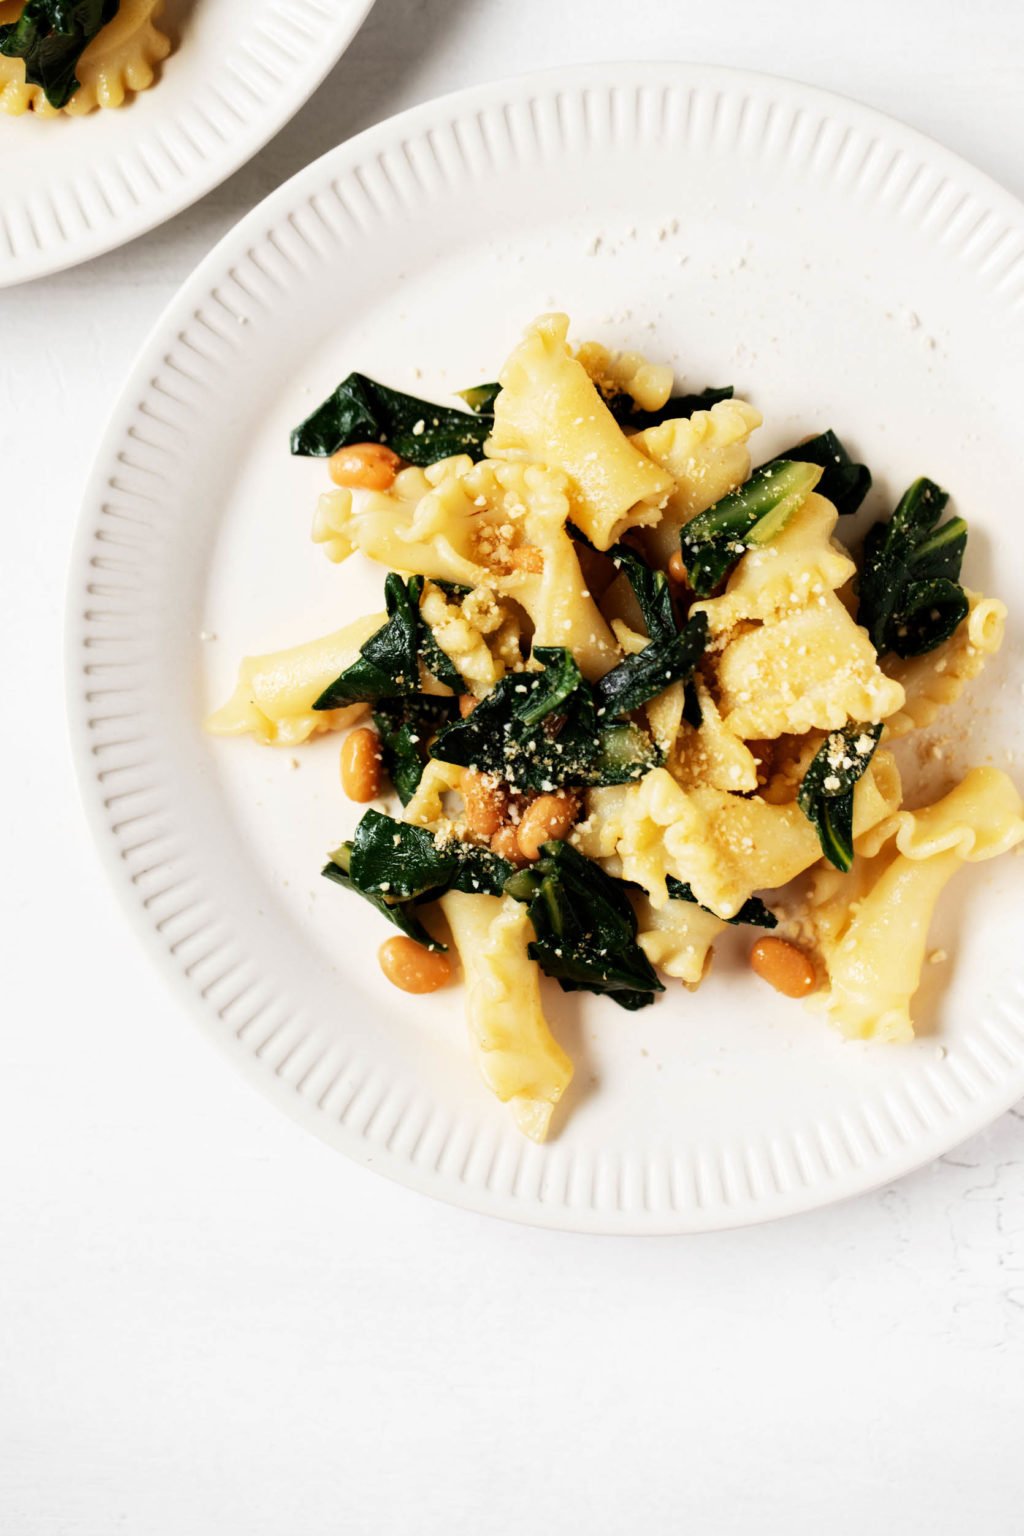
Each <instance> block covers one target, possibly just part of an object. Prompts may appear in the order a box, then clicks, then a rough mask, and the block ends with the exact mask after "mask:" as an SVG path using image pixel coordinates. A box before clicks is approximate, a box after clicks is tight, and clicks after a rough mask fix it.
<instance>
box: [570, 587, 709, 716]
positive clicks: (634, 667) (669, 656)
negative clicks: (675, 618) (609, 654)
mask: <svg viewBox="0 0 1024 1536" xmlns="http://www.w3.org/2000/svg"><path fill="white" fill-rule="evenodd" d="M707 643H708V617H707V614H706V613H697V614H694V616H693V618H692V619H691V620H690V622H689V623H688V624H687V626H686V628H685V629H684V630H682V631H681V632H680V633H679V634H678V635H676V634H674V635H673V636H672V637H671V639H668V640H652V641H651V643H650V645H646V646H644V649H643V650H642V651H637V652H636V654H635V655H633V656H626V657H625V658H624V659H623V660H622V661H620V662H619V664H618V666H616V667H613V668H612V670H611V671H610V672H606V673H605V675H604V677H602V678H601V679H600V681H599V682H597V683H595V684H594V701H595V703H596V704H597V708H598V713H599V715H600V714H602V713H603V714H605V715H610V716H616V715H626V714H629V712H630V710H633V709H639V708H640V705H641V704H646V703H647V701H648V699H653V698H656V697H657V695H658V694H659V693H664V691H665V689H666V688H668V687H670V686H671V684H672V683H679V682H683V681H684V680H685V679H686V678H688V677H690V676H691V674H692V672H693V669H694V667H695V666H696V665H697V663H698V661H699V660H700V658H701V657H702V656H703V654H704V652H705V650H706V648H707Z"/></svg>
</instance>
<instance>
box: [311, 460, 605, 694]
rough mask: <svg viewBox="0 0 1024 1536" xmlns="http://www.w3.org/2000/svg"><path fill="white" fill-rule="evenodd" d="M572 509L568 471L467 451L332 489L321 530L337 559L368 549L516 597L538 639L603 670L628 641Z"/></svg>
mask: <svg viewBox="0 0 1024 1536" xmlns="http://www.w3.org/2000/svg"><path fill="white" fill-rule="evenodd" d="M569 514H570V494H569V481H568V478H567V476H566V475H564V474H563V473H562V472H561V471H559V470H548V469H544V468H542V467H541V466H539V465H536V464H512V463H509V464H506V463H496V462H492V461H488V460H482V461H481V462H480V463H478V464H474V463H473V461H472V460H471V459H470V458H468V457H467V456H466V455H461V456H459V457H457V458H452V459H445V460H442V461H440V462H439V463H437V464H433V465H431V466H430V468H429V469H427V470H426V471H425V472H424V471H421V470H411V469H410V470H403V471H402V473H401V474H400V475H399V476H398V477H397V478H396V480H395V483H394V486H393V488H392V489H391V490H390V491H386V492H372V493H370V494H369V495H366V496H364V497H362V498H360V499H359V501H358V503H357V501H356V499H355V498H354V497H353V496H352V494H351V492H349V491H333V492H329V493H328V494H327V495H325V496H322V497H321V498H320V504H319V507H318V509H317V514H316V520H315V522H314V528H313V538H314V540H315V541H316V542H318V543H321V544H323V545H324V546H325V548H326V550H327V552H328V554H329V555H330V557H331V558H332V559H335V560H337V559H344V558H346V557H347V556H348V555H349V554H350V553H351V552H352V551H353V550H354V549H359V550H360V551H361V552H362V553H363V554H365V555H368V556H369V557H370V558H371V559H373V560H377V561H379V562H380V563H381V564H382V565H386V566H388V567H389V568H390V569H391V570H397V571H401V572H403V573H407V572H419V573H420V574H422V575H425V576H430V577H434V578H436V579H440V580H447V581H455V582H459V583H461V584H463V585H466V586H471V587H474V588H478V589H480V588H485V587H489V588H490V589H491V590H492V591H493V592H494V593H495V594H496V595H497V596H498V597H501V598H511V599H514V601H515V602H516V603H517V604H519V606H520V607H521V608H522V609H523V610H525V612H526V614H527V615H528V616H529V618H530V621H531V623H532V625H533V634H532V643H533V644H534V645H535V646H537V645H544V646H548V645H554V646H565V647H567V648H568V649H569V650H571V651H572V653H573V655H574V657H575V658H576V661H577V663H578V664H579V666H580V669H581V670H582V672H583V674H584V676H586V677H587V678H590V679H593V678H597V677H601V676H602V675H603V674H604V673H605V672H607V671H608V670H609V668H610V667H612V666H614V664H615V662H616V661H618V659H619V649H618V646H617V645H616V643H615V638H614V636H613V634H612V632H611V630H610V629H609V627H608V625H607V623H606V622H605V620H604V618H603V617H602V615H601V612H600V609H599V608H598V606H597V603H596V602H595V601H594V599H593V597H592V596H591V594H590V592H589V591H588V590H587V584H586V581H585V580H584V577H583V573H582V571H581V570H580V563H579V560H578V559H577V556H576V547H575V544H574V543H573V540H572V539H571V538H570V537H569V534H568V533H567V532H566V521H567V519H568V517H569ZM523 557H527V558H523ZM537 566H539V569H536V568H535V567H537Z"/></svg>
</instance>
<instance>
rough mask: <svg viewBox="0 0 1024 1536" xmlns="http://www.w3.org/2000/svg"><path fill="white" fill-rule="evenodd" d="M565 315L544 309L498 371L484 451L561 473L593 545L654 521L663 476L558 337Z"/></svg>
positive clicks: (666, 486) (668, 485)
mask: <svg viewBox="0 0 1024 1536" xmlns="http://www.w3.org/2000/svg"><path fill="white" fill-rule="evenodd" d="M568 329H569V320H568V316H566V315H545V316H543V317H542V318H541V319H540V320H538V321H536V322H535V324H534V325H532V326H531V327H530V329H529V330H528V331H527V333H526V336H525V337H524V339H523V340H522V341H521V342H520V344H519V346H518V347H516V348H515V350H514V351H513V352H512V354H511V356H510V357H509V359H508V361H507V363H506V364H505V366H504V368H503V369H502V371H501V373H500V375H499V380H500V383H501V386H502V387H501V390H500V392H499V394H498V396H497V399H496V400H495V402H494V430H493V432H492V434H491V436H490V438H489V439H488V441H487V443H486V444H485V445H484V446H485V448H486V450H487V453H488V454H489V455H490V457H492V458H495V459H507V460H515V461H519V462H526V463H532V464H542V465H545V466H547V467H548V468H550V469H561V470H564V472H565V473H566V474H567V475H568V477H569V485H570V498H571V501H572V516H573V520H574V522H575V523H576V525H577V526H578V527H579V528H580V529H581V530H582V531H583V533H585V534H586V536H587V538H588V539H590V541H591V543H593V544H594V545H596V547H597V548H598V549H607V548H608V547H609V546H610V545H611V544H614V543H615V541H616V539H618V538H619V537H620V536H621V535H622V534H623V533H624V532H625V530H626V529H627V528H633V527H638V526H640V525H642V524H644V523H650V522H654V521H656V520H657V517H658V509H659V507H660V506H661V504H662V503H663V502H664V500H665V498H666V496H667V495H668V493H669V491H670V490H671V489H672V481H671V479H670V477H669V476H668V475H667V474H666V473H665V472H664V471H663V470H661V469H659V468H658V466H657V465H656V464H654V463H652V461H651V460H650V459H649V458H647V457H645V456H644V454H642V453H640V452H638V451H637V449H636V448H634V447H633V446H632V444H631V443H630V442H629V441H628V439H627V438H626V437H625V436H624V435H623V433H622V431H621V430H620V428H619V426H618V424H617V422H616V421H615V418H614V417H613V416H612V414H611V412H610V411H609V409H608V407H607V406H606V405H605V403H604V401H603V400H602V399H601V397H600V395H599V394H598V392H597V390H596V389H595V387H594V385H593V384H592V383H591V381H590V378H589V377H588V375H587V372H586V369H585V368H584V367H583V366H582V364H581V363H579V362H577V360H576V359H575V357H573V355H572V352H571V350H570V348H569V346H568V344H567V342H566V335H567V333H568Z"/></svg>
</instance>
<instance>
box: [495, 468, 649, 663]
mask: <svg viewBox="0 0 1024 1536" xmlns="http://www.w3.org/2000/svg"><path fill="white" fill-rule="evenodd" d="M465 484H466V486H467V487H468V489H469V492H470V494H471V495H472V496H473V498H474V501H479V500H483V501H484V502H485V503H486V504H487V505H488V506H490V507H491V508H493V509H494V516H495V525H496V526H495V530H494V531H495V534H496V535H497V536H498V537H500V538H502V539H504V540H505V541H506V545H507V549H506V546H502V545H499V546H498V548H497V550H496V555H497V559H498V560H499V562H500V563H502V564H504V563H505V562H506V561H508V562H509V563H511V565H512V568H511V569H507V570H506V571H504V572H503V573H502V574H500V575H498V577H497V586H498V588H499V590H500V591H501V592H502V593H504V594H507V595H508V596H510V597H513V598H515V600H516V602H518V603H520V604H521V605H522V607H523V608H524V609H525V610H526V612H527V613H528V614H529V616H530V619H531V620H532V622H533V637H532V643H533V645H534V646H565V647H566V648H567V649H568V650H570V651H572V653H573V656H574V657H575V659H576V662H577V665H578V666H579V668H580V670H581V671H582V673H583V675H584V677H586V678H589V679H591V680H592V679H594V678H598V677H601V676H603V674H604V673H605V672H607V671H608V670H609V668H610V667H612V666H614V665H615V663H616V662H617V661H618V659H619V649H618V646H617V645H616V643H615V637H614V635H613V634H612V632H611V630H610V629H609V627H608V625H607V624H606V622H605V620H604V618H603V617H602V615H601V611H600V609H599V608H598V606H597V603H596V602H595V601H594V599H593V597H592V596H591V594H590V592H589V590H588V588H587V583H586V581H585V579H584V576H583V572H582V571H581V570H580V563H579V560H578V559H577V556H576V546H575V544H574V543H573V541H572V539H571V538H570V537H569V534H568V533H567V532H566V526H565V525H566V520H567V518H568V517H569V512H570V501H571V496H570V488H569V482H568V480H567V478H566V476H565V475H564V474H562V473H560V472H558V471H551V470H547V469H541V468H540V467H539V466H537V465H534V464H494V463H488V462H486V461H485V462H483V463H480V464H476V465H474V466H473V468H472V469H471V470H469V471H468V472H467V473H466V475H465ZM523 546H526V547H527V548H528V549H529V550H531V551H534V550H535V551H537V553H538V554H539V556H540V562H541V570H540V571H539V572H535V571H532V570H530V569H529V568H528V567H516V566H515V565H514V562H515V559H516V551H517V548H518V549H522V548H523Z"/></svg>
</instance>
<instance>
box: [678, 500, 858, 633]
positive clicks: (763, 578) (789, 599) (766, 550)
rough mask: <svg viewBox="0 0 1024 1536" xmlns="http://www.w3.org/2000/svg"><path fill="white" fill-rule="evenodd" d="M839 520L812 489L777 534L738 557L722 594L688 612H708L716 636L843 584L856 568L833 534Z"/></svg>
mask: <svg viewBox="0 0 1024 1536" xmlns="http://www.w3.org/2000/svg"><path fill="white" fill-rule="evenodd" d="M838 520H839V514H838V512H837V511H836V509H835V507H834V506H833V505H832V503H831V502H830V501H827V500H826V499H825V497H824V496H819V495H818V494H817V493H816V492H814V491H812V492H811V494H810V495H809V496H808V497H807V500H806V501H805V502H804V503H803V505H802V506H801V507H798V508H797V510H796V511H795V512H794V513H793V514H792V516H791V517H790V519H789V521H788V522H787V523H786V525H785V527H784V528H783V529H782V531H781V532H780V533H777V534H776V535H775V537H774V538H773V539H772V540H771V541H770V542H769V543H768V544H763V545H761V546H760V548H757V549H750V550H748V551H747V553H746V554H745V555H744V556H743V557H742V558H741V559H740V561H739V562H738V563H737V565H736V566H735V567H734V569H733V571H732V573H731V575H730V576H729V579H728V581H727V582H726V584H725V591H724V592H723V593H722V595H721V597H713V598H709V599H708V600H707V601H706V602H702V603H694V605H693V609H692V612H693V613H704V614H706V615H707V620H708V629H709V631H710V633H711V635H712V637H715V636H720V635H722V634H724V633H725V632H726V631H728V630H731V629H734V628H735V627H736V625H737V624H740V623H742V622H744V621H745V620H757V621H758V622H759V623H765V622H766V621H767V620H769V619H772V618H774V617H775V615H777V614H779V613H787V612H790V611H792V610H793V609H795V608H802V607H805V606H807V605H808V604H810V603H812V602H813V601H814V600H815V599H817V598H819V597H822V596H823V595H824V594H825V593H828V592H834V591H836V590H837V589H838V588H839V587H842V586H844V585H845V583H846V582H848V581H849V580H850V577H851V576H853V575H855V574H856V570H857V567H856V566H855V565H854V563H853V561H852V560H851V559H850V556H849V555H848V554H847V552H846V550H845V549H843V547H842V545H840V544H838V543H837V542H836V541H835V540H834V539H833V537H832V534H833V530H834V529H835V526H836V523H837V522H838Z"/></svg>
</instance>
